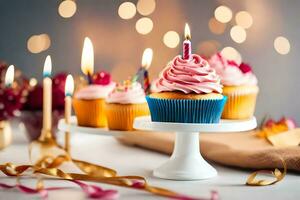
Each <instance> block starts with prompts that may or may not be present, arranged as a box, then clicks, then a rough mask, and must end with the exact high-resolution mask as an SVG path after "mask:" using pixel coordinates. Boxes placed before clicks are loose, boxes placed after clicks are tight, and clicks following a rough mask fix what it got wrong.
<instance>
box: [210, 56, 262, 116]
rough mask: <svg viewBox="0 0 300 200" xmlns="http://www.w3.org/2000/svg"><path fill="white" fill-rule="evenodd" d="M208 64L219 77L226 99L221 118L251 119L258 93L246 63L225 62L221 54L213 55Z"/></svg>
mask: <svg viewBox="0 0 300 200" xmlns="http://www.w3.org/2000/svg"><path fill="white" fill-rule="evenodd" d="M208 62H209V64H210V66H211V67H212V68H214V69H215V70H216V72H217V74H218V75H219V76H220V77H221V83H222V84H223V85H224V88H223V94H224V95H225V96H227V97H228V100H227V103H226V105H225V108H224V111H223V114H222V118H224V119H247V118H251V117H252V116H253V114H254V111H255V104H256V98H257V94H258V92H259V88H258V86H257V78H256V76H255V75H254V74H253V72H252V69H251V67H250V66H249V65H248V64H246V63H241V64H240V65H238V64H237V63H236V62H235V61H231V60H227V59H226V58H225V57H224V56H222V55H221V53H217V54H215V55H213V56H212V57H211V58H210V59H209V60H208Z"/></svg>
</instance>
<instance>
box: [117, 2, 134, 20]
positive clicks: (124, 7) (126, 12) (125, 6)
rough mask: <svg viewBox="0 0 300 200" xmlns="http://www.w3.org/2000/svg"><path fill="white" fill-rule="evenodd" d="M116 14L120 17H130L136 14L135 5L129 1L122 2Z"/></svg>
mask: <svg viewBox="0 0 300 200" xmlns="http://www.w3.org/2000/svg"><path fill="white" fill-rule="evenodd" d="M118 14H119V16H120V17H121V18H122V19H131V18H133V17H134V16H135V14H136V7H135V5H134V4H133V3H131V2H124V3H122V4H121V5H120V6H119V10H118Z"/></svg>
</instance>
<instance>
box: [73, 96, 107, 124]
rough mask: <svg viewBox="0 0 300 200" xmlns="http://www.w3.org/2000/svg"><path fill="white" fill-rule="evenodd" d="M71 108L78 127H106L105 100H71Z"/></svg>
mask: <svg viewBox="0 0 300 200" xmlns="http://www.w3.org/2000/svg"><path fill="white" fill-rule="evenodd" d="M73 107H74V111H75V114H76V117H77V123H78V125H79V126H89V127H106V126H107V119H106V114H105V100H104V99H95V100H85V99H73Z"/></svg>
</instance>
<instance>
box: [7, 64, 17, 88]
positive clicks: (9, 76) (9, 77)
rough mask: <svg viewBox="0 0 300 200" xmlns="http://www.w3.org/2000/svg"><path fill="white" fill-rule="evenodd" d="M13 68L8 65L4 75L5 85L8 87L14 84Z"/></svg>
mask: <svg viewBox="0 0 300 200" xmlns="http://www.w3.org/2000/svg"><path fill="white" fill-rule="evenodd" d="M14 75H15V67H14V66H13V65H10V66H9V67H8V68H7V71H6V74H5V85H6V86H10V85H11V84H12V83H13V82H14Z"/></svg>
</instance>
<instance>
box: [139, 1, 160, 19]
mask: <svg viewBox="0 0 300 200" xmlns="http://www.w3.org/2000/svg"><path fill="white" fill-rule="evenodd" d="M155 6H156V3H155V0H139V1H138V2H137V5H136V7H137V10H138V12H139V13H140V14H141V15H144V16H146V15H150V14H151V13H153V12H154V10H155Z"/></svg>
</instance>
